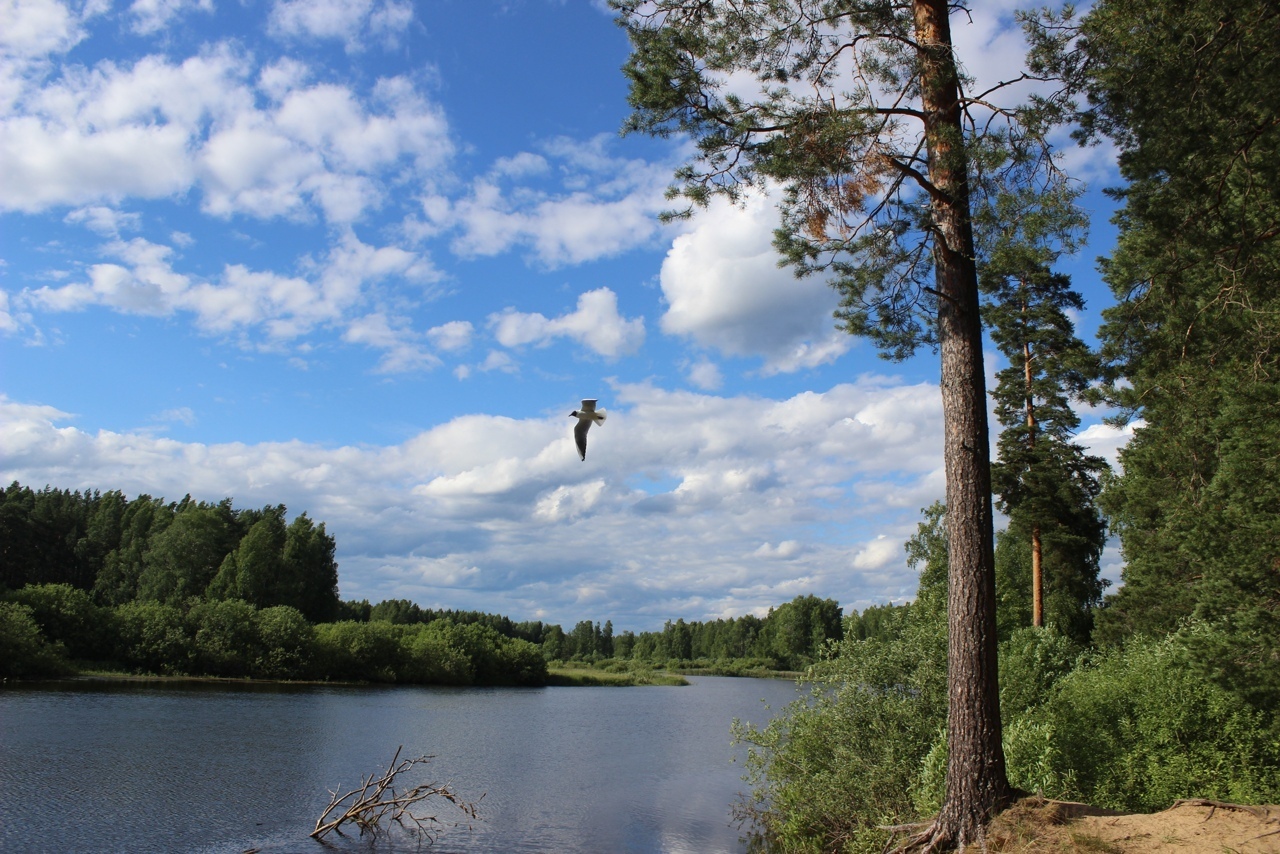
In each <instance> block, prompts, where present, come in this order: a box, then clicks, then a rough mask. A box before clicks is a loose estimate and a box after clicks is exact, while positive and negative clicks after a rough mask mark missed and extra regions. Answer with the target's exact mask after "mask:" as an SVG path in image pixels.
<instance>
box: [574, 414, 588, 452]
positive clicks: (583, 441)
mask: <svg viewBox="0 0 1280 854" xmlns="http://www.w3.org/2000/svg"><path fill="white" fill-rule="evenodd" d="M590 429H591V421H590V420H589V419H587V418H579V419H578V426H577V427H574V428H573V440H574V441H575V442H577V443H578V456H580V457H582V459H584V460H585V459H586V458H587V431H588V430H590Z"/></svg>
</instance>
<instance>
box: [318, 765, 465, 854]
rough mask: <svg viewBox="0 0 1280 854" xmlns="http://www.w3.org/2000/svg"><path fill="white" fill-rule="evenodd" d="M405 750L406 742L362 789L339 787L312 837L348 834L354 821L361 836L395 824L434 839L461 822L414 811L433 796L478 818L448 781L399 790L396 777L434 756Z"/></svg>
mask: <svg viewBox="0 0 1280 854" xmlns="http://www.w3.org/2000/svg"><path fill="white" fill-rule="evenodd" d="M403 749H404V746H403V745H401V746H400V747H397V748H396V755H395V756H393V757H391V764H390V765H389V766H387V770H386V772H385V773H384V774H383V775H382V776H381V777H375V776H374V775H373V774H370V775H369V776H368V777H365V778H364V779H363V780H362V781H361V786H360V788H358V789H352V790H351V791H349V792H346V793H344V794H341V795H339V794H338V790H337V789H334V790H332V791H330V792H329V794H330V795H331V799H330V801H329V806H328V808H326V809H325V811H324V812H323V813H321V815H320V818H318V819H316V829H315V830H313V831H311V836H312V838H314V839H323V838H324V837H325V836H326V835H327V834H328V833H329V832H330V831H336V832H337V833H338V834H339V835H344V834H343V833H342V825H344V824H354V825H355V826H356V827H358V828H360V835H361V836H363V835H364V834H365V833H371V834H374V835H377V834H378V833H380V832H381V831H383V830H384V829H387V828H389V827H390V825H391V824H393V823H394V824H397V825H399V826H400V827H402V828H404V829H405V830H407V831H409V832H411V833H414V834H417V835H419V836H422V837H426V838H427V839H428V840H430V841H432V842H434V841H435V839H436V837H437V836H438V835H439V833H440V831H441V829H443V828H444V827H446V826H447V827H456V826H457V825H458V824H461V822H452V823H448V824H446V823H445V822H442V821H441V820H440V819H439V818H437V817H436V816H434V815H423V814H420V813H416V812H414V810H413V807H415V806H416V805H417V804H420V803H422V802H423V801H425V800H427V799H429V798H443V799H444V800H445V801H448V802H449V803H450V804H452V805H453V806H454V807H456V808H457V809H458V810H460V811H461V812H462V814H463V815H465V816H466V817H467V818H468V819H471V820H475V819H476V818H477V817H478V814H477V812H476V806H475V804H473V803H469V802H467V801H464V800H462V798H460V797H458V795H457V793H456V792H454V791H453V789H451V788H450V787H449V786H448V785H445V784H440V783H423V784H421V785H418V786H415V787H413V788H412V789H410V790H408V791H406V792H403V793H401V792H397V791H396V789H395V781H396V777H398V776H399V775H401V774H403V773H405V772H406V771H408V770H409V769H411V768H413V767H414V766H415V765H425V764H427V763H428V762H430V761H431V760H432V759H433V758H434V757H431V756H419V757H418V758H417V759H404V760H401V759H400V751H401V750H403ZM468 828H470V825H468Z"/></svg>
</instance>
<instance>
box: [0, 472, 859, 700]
mask: <svg viewBox="0 0 1280 854" xmlns="http://www.w3.org/2000/svg"><path fill="white" fill-rule="evenodd" d="M335 549H336V543H335V541H334V538H333V537H332V536H331V535H329V534H328V533H327V532H326V531H325V526H324V523H323V522H320V523H318V524H317V523H315V522H313V521H312V520H311V519H310V518H309V517H308V516H307V514H306V513H302V514H300V515H298V516H296V517H294V518H293V520H292V521H289V520H288V519H287V516H286V508H285V507H284V505H273V506H267V507H264V508H262V509H260V510H257V509H248V510H246V509H237V508H235V507H233V505H232V501H231V499H229V498H228V499H224V500H222V501H220V502H218V503H209V502H204V501H196V500H193V499H192V498H191V497H190V496H187V497H185V498H183V499H182V500H181V501H178V502H165V501H164V500H163V499H157V498H152V497H151V496H149V495H141V496H138V497H137V498H135V499H132V500H130V499H128V498H126V497H125V496H124V495H123V493H121V492H119V491H111V492H106V493H102V492H96V491H92V492H80V491H71V490H63V489H56V488H53V487H45V488H44V489H41V490H33V489H31V488H30V487H28V486H23V485H21V484H19V483H16V482H15V483H13V484H11V485H10V486H9V487H8V488H6V489H4V490H2V491H0V556H2V557H3V563H2V564H0V677H4V678H11V677H40V676H56V675H64V674H70V673H74V672H76V671H78V670H82V669H90V670H110V671H119V672H126V673H138V674H158V675H192V676H215V677H229V678H260V679H305V680H342V681H368V682H393V683H415V684H443V685H475V684H480V685H493V684H505V685H540V684H545V683H546V681H547V677H548V663H561V662H575V663H586V664H593V665H597V666H603V665H605V664H607V663H609V662H625V666H626V667H628V668H634V667H640V668H668V669H677V668H679V669H691V668H706V669H714V670H717V671H718V672H746V671H751V672H762V671H779V670H799V669H803V668H804V667H806V666H808V665H810V664H812V663H813V662H815V661H817V660H818V659H819V658H820V657H821V656H822V654H823V650H824V649H825V648H826V647H827V645H828V644H829V643H831V642H836V641H839V640H840V639H841V638H842V637H843V632H844V626H843V622H842V615H841V610H840V605H839V603H837V602H835V601H834V600H831V599H819V598H817V597H815V596H799V597H796V599H795V600H793V601H791V602H788V603H784V604H782V605H780V606H778V607H777V608H774V609H771V610H770V611H769V613H768V614H767V615H766V616H765V617H755V616H752V615H746V616H743V617H739V618H733V619H720V620H713V621H708V622H699V621H694V622H686V621H685V620H683V619H678V620H675V621H668V622H667V623H666V624H665V625H664V627H663V629H662V630H661V631H652V632H639V633H637V632H633V631H630V630H627V631H622V632H619V633H616V634H615V632H614V629H613V624H612V622H609V621H606V622H605V623H604V624H603V626H602V625H601V624H600V623H599V622H593V621H591V620H582V621H580V622H579V623H577V624H576V625H575V626H574V627H573V629H572V630H571V631H568V632H566V631H565V630H564V629H563V628H562V627H561V626H559V625H556V624H552V623H544V622H542V621H540V620H532V621H523V622H517V621H514V620H511V619H510V618H508V617H506V616H502V615H497V614H488V613H482V612H478V611H459V610H452V609H431V608H422V607H421V606H419V605H417V604H416V603H414V602H411V601H409V600H404V599H390V600H385V601H382V602H378V603H376V604H370V603H369V602H368V601H365V600H360V601H342V600H341V599H340V598H339V596H338V566H337V562H336V560H335V559H334V553H335Z"/></svg>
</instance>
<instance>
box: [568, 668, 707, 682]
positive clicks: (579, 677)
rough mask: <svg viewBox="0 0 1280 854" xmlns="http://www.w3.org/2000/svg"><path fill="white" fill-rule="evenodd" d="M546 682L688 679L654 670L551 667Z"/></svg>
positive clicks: (665, 680) (674, 680)
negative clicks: (615, 670)
mask: <svg viewBox="0 0 1280 854" xmlns="http://www.w3.org/2000/svg"><path fill="white" fill-rule="evenodd" d="M547 684H548V685H558V686H571V687H588V686H607V687H627V686H631V685H688V684H689V680H688V679H685V678H684V677H683V676H681V675H679V674H676V673H666V672H661V671H654V670H627V671H622V672H614V671H609V670H597V669H595V668H592V667H552V668H550V670H548V671H547Z"/></svg>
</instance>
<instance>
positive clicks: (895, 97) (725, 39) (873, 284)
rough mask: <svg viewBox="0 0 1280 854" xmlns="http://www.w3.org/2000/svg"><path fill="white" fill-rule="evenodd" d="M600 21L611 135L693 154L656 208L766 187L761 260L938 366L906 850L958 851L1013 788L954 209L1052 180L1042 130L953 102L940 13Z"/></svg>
mask: <svg viewBox="0 0 1280 854" xmlns="http://www.w3.org/2000/svg"><path fill="white" fill-rule="evenodd" d="M613 5H614V6H615V8H617V9H619V10H620V12H621V13H622V23H623V24H624V26H625V27H626V29H627V32H628V35H629V36H630V38H631V41H632V45H633V48H634V50H633V53H632V56H631V58H630V60H629V61H628V63H627V65H626V67H625V72H626V74H627V75H628V77H629V79H630V81H631V104H632V106H633V107H634V108H635V111H634V113H633V115H632V118H631V119H630V121H629V123H628V128H629V129H631V130H638V131H645V132H649V133H655V134H663V135H665V134H671V133H684V134H687V135H689V136H690V137H691V138H692V141H693V143H694V145H695V146H696V152H697V153H696V155H695V156H694V158H693V159H692V160H691V161H690V162H689V163H688V164H687V165H686V166H685V167H683V168H682V169H681V170H680V171H679V172H678V173H677V180H678V185H677V186H676V187H675V188H673V189H674V192H675V193H676V194H677V195H682V196H683V197H685V198H687V199H688V200H690V201H691V202H693V203H695V204H701V203H705V202H707V201H708V200H709V199H710V198H711V197H712V196H713V195H715V194H723V195H727V196H729V197H730V198H739V197H741V195H742V194H743V193H744V192H747V191H749V190H751V189H757V190H759V189H763V188H766V187H768V186H771V185H772V186H781V187H782V188H783V192H784V194H785V195H784V201H783V204H782V213H781V228H780V229H779V231H778V233H777V235H778V236H777V241H776V245H777V246H778V248H779V249H780V250H781V252H782V253H783V255H784V256H785V258H786V259H787V260H788V261H789V262H790V263H792V264H793V265H795V268H796V270H797V272H799V273H801V274H805V273H819V272H821V273H825V274H828V275H830V276H831V281H832V283H833V284H834V285H835V287H836V288H837V289H838V290H839V291H840V292H841V294H842V297H843V299H842V307H841V310H840V312H839V315H838V316H839V317H840V318H841V320H842V321H843V323H844V326H845V328H846V329H847V330H848V331H850V332H852V333H855V334H861V335H866V336H869V337H870V338H871V339H872V340H873V341H875V342H876V343H877V344H878V345H879V346H881V347H882V348H883V349H884V350H885V352H886V353H888V354H889V355H890V356H893V357H905V356H906V355H908V354H910V353H911V352H913V351H914V350H915V349H916V348H917V346H918V345H920V344H929V345H934V346H936V347H937V348H938V349H939V351H940V353H941V388H942V402H943V417H944V422H945V437H944V457H945V461H946V462H945V465H946V476H947V506H948V508H949V514H950V518H949V525H948V536H949V540H950V556H951V559H950V572H951V580H950V583H949V584H948V591H949V596H950V597H951V598H950V607H949V609H948V612H949V614H950V619H951V643H950V656H951V664H950V667H951V671H950V672H951V679H950V686H951V691H952V692H953V693H952V695H951V702H950V710H951V717H950V724H949V726H950V750H951V753H950V765H949V768H950V770H949V773H948V778H947V798H946V801H945V803H944V805H943V808H942V811H941V812H940V814H939V816H938V818H937V820H936V822H935V823H934V825H933V827H932V828H930V830H929V831H928V832H927V833H925V834H923V835H922V836H921V838H920V839H918V840H912V843H911V844H919V845H921V846H922V847H925V848H942V847H946V846H948V845H952V844H976V843H977V842H978V839H979V835H980V833H981V832H982V827H983V826H984V825H985V823H986V821H987V820H988V819H989V818H990V817H991V816H992V815H993V814H994V812H995V811H996V810H998V809H1000V808H1001V807H1002V806H1003V805H1004V804H1005V803H1007V802H1008V800H1009V799H1010V797H1011V796H1012V790H1011V788H1010V787H1009V784H1008V781H1007V779H1006V775H1005V771H1004V760H1003V755H1002V752H1001V746H1000V716H999V707H998V687H997V684H996V676H995V672H996V631H995V592H994V557H993V542H992V536H993V535H992V507H991V488H990V470H989V459H988V433H987V418H986V389H985V378H984V372H983V366H982V326H981V318H980V316H979V294H978V281H977V270H976V265H975V258H976V247H975V244H974V236H973V218H972V210H973V207H974V206H975V204H977V205H978V206H979V207H980V206H981V205H982V202H981V200H979V201H978V202H976V203H975V202H974V198H973V194H974V192H975V191H977V192H979V193H981V192H985V189H986V188H987V187H988V186H995V185H1001V186H1008V185H1020V186H1024V187H1033V188H1035V189H1037V190H1038V189H1040V188H1041V187H1040V185H1039V184H1038V183H1037V182H1043V181H1045V180H1049V181H1052V180H1053V178H1054V175H1053V173H1052V170H1045V169H1043V168H1042V167H1044V166H1045V164H1046V162H1047V161H1046V159H1045V148H1044V146H1043V145H1042V141H1041V139H1040V138H1039V131H1040V130H1041V129H1042V127H1043V126H1042V125H1041V124H1040V122H1039V118H1038V117H1036V116H1029V115H1026V114H1015V113H1012V112H1010V111H1001V110H995V111H993V109H992V97H993V95H992V93H990V92H975V91H973V90H971V89H970V88H969V87H970V81H967V80H964V79H962V77H961V75H960V72H959V68H958V64H957V58H956V56H955V52H954V49H953V45H952V41H951V31H950V20H949V12H950V5H949V4H947V3H945V2H941V0H913V2H909V3H907V2H903V3H883V2H871V0H866V2H834V1H833V0H830V1H827V2H823V1H822V0H780V2H770V3H741V4H739V3H727V2H707V0H656V2H643V3H642V2H639V0H614V3H613ZM1011 76H1016V75H1011ZM731 81H732V85H730V84H731ZM1024 119H1025V121H1024Z"/></svg>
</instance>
